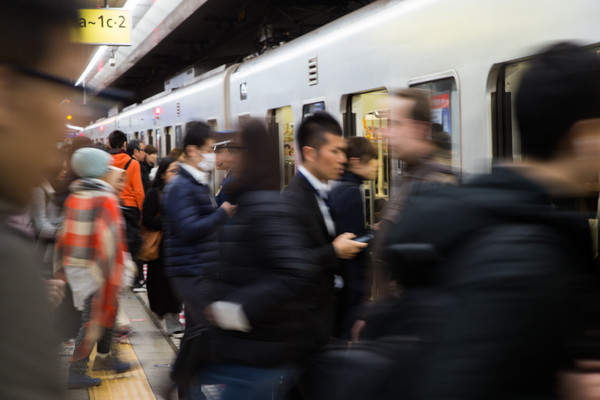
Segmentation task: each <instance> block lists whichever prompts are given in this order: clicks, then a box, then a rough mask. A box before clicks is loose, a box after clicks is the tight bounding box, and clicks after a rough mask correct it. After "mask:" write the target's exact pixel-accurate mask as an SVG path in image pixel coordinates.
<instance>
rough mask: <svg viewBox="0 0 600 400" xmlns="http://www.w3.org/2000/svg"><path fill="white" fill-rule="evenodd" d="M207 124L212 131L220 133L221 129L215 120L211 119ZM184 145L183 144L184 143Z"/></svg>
mask: <svg viewBox="0 0 600 400" xmlns="http://www.w3.org/2000/svg"><path fill="white" fill-rule="evenodd" d="M206 123H207V124H208V126H210V127H211V129H212V130H213V131H218V130H219V129H218V128H219V124H218V123H217V120H216V119H215V118H213V119H209V120H208V121H206ZM182 143H183V142H182Z"/></svg>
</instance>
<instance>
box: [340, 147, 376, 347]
mask: <svg viewBox="0 0 600 400" xmlns="http://www.w3.org/2000/svg"><path fill="white" fill-rule="evenodd" d="M377 156H378V155H377V149H376V148H375V146H373V144H372V143H371V142H370V141H369V139H366V138H363V137H352V138H350V139H348V146H347V147H346V157H347V158H348V161H347V163H346V167H345V171H344V174H343V175H342V177H341V178H340V180H339V181H338V182H335V186H334V188H333V189H332V190H331V194H330V197H331V210H332V213H333V219H334V221H335V225H336V230H337V233H338V234H340V233H343V232H350V233H353V234H355V235H356V236H363V235H365V234H367V233H368V231H367V228H366V226H365V221H366V218H365V205H364V195H363V189H362V188H361V186H362V184H363V182H364V181H366V180H373V179H375V178H376V177H377V171H378V167H379V163H378V161H377ZM341 265H342V268H341V271H340V274H341V276H342V278H343V279H344V282H345V284H344V287H343V288H342V290H341V293H340V300H339V306H338V310H339V311H338V316H337V327H336V329H337V333H338V335H342V336H343V337H344V338H348V339H349V337H350V336H349V333H350V327H351V324H352V323H353V322H354V319H356V315H355V314H356V313H355V311H356V308H357V307H358V306H359V305H360V304H361V303H362V302H363V301H364V300H365V299H366V298H367V297H368V295H369V293H368V291H367V289H368V283H367V269H368V267H369V254H368V253H367V252H366V251H362V252H360V253H359V254H358V255H357V256H356V258H354V259H352V260H343V261H341Z"/></svg>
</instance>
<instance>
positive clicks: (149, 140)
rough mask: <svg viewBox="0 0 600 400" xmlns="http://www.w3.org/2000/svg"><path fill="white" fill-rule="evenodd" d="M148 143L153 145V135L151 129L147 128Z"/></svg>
mask: <svg viewBox="0 0 600 400" xmlns="http://www.w3.org/2000/svg"><path fill="white" fill-rule="evenodd" d="M148 144H151V145H152V146H154V135H153V134H152V129H148ZM159 155H160V153H159Z"/></svg>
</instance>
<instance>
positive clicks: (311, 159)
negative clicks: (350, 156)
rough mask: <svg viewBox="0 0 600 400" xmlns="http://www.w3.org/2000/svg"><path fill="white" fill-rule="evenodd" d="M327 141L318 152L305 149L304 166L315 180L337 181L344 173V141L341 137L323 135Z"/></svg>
mask: <svg viewBox="0 0 600 400" xmlns="http://www.w3.org/2000/svg"><path fill="white" fill-rule="evenodd" d="M325 139H326V140H327V141H326V142H325V144H323V145H322V146H321V147H320V148H319V149H318V150H317V149H314V148H312V147H305V149H306V151H305V153H304V157H305V161H304V166H305V168H306V169H308V170H309V171H310V172H311V173H312V174H313V175H314V176H315V177H316V178H318V179H320V180H322V181H325V180H330V179H338V178H339V177H340V176H341V175H342V173H343V172H344V164H345V163H346V160H347V158H346V153H345V151H344V150H345V149H346V141H345V140H344V138H343V137H341V136H338V135H334V134H331V133H326V134H325Z"/></svg>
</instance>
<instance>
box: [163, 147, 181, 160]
mask: <svg viewBox="0 0 600 400" xmlns="http://www.w3.org/2000/svg"><path fill="white" fill-rule="evenodd" d="M167 155H168V156H169V157H173V158H175V159H177V160H178V161H181V162H183V161H185V149H182V148H180V147H175V148H174V149H171V151H170V152H169V154H167Z"/></svg>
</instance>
